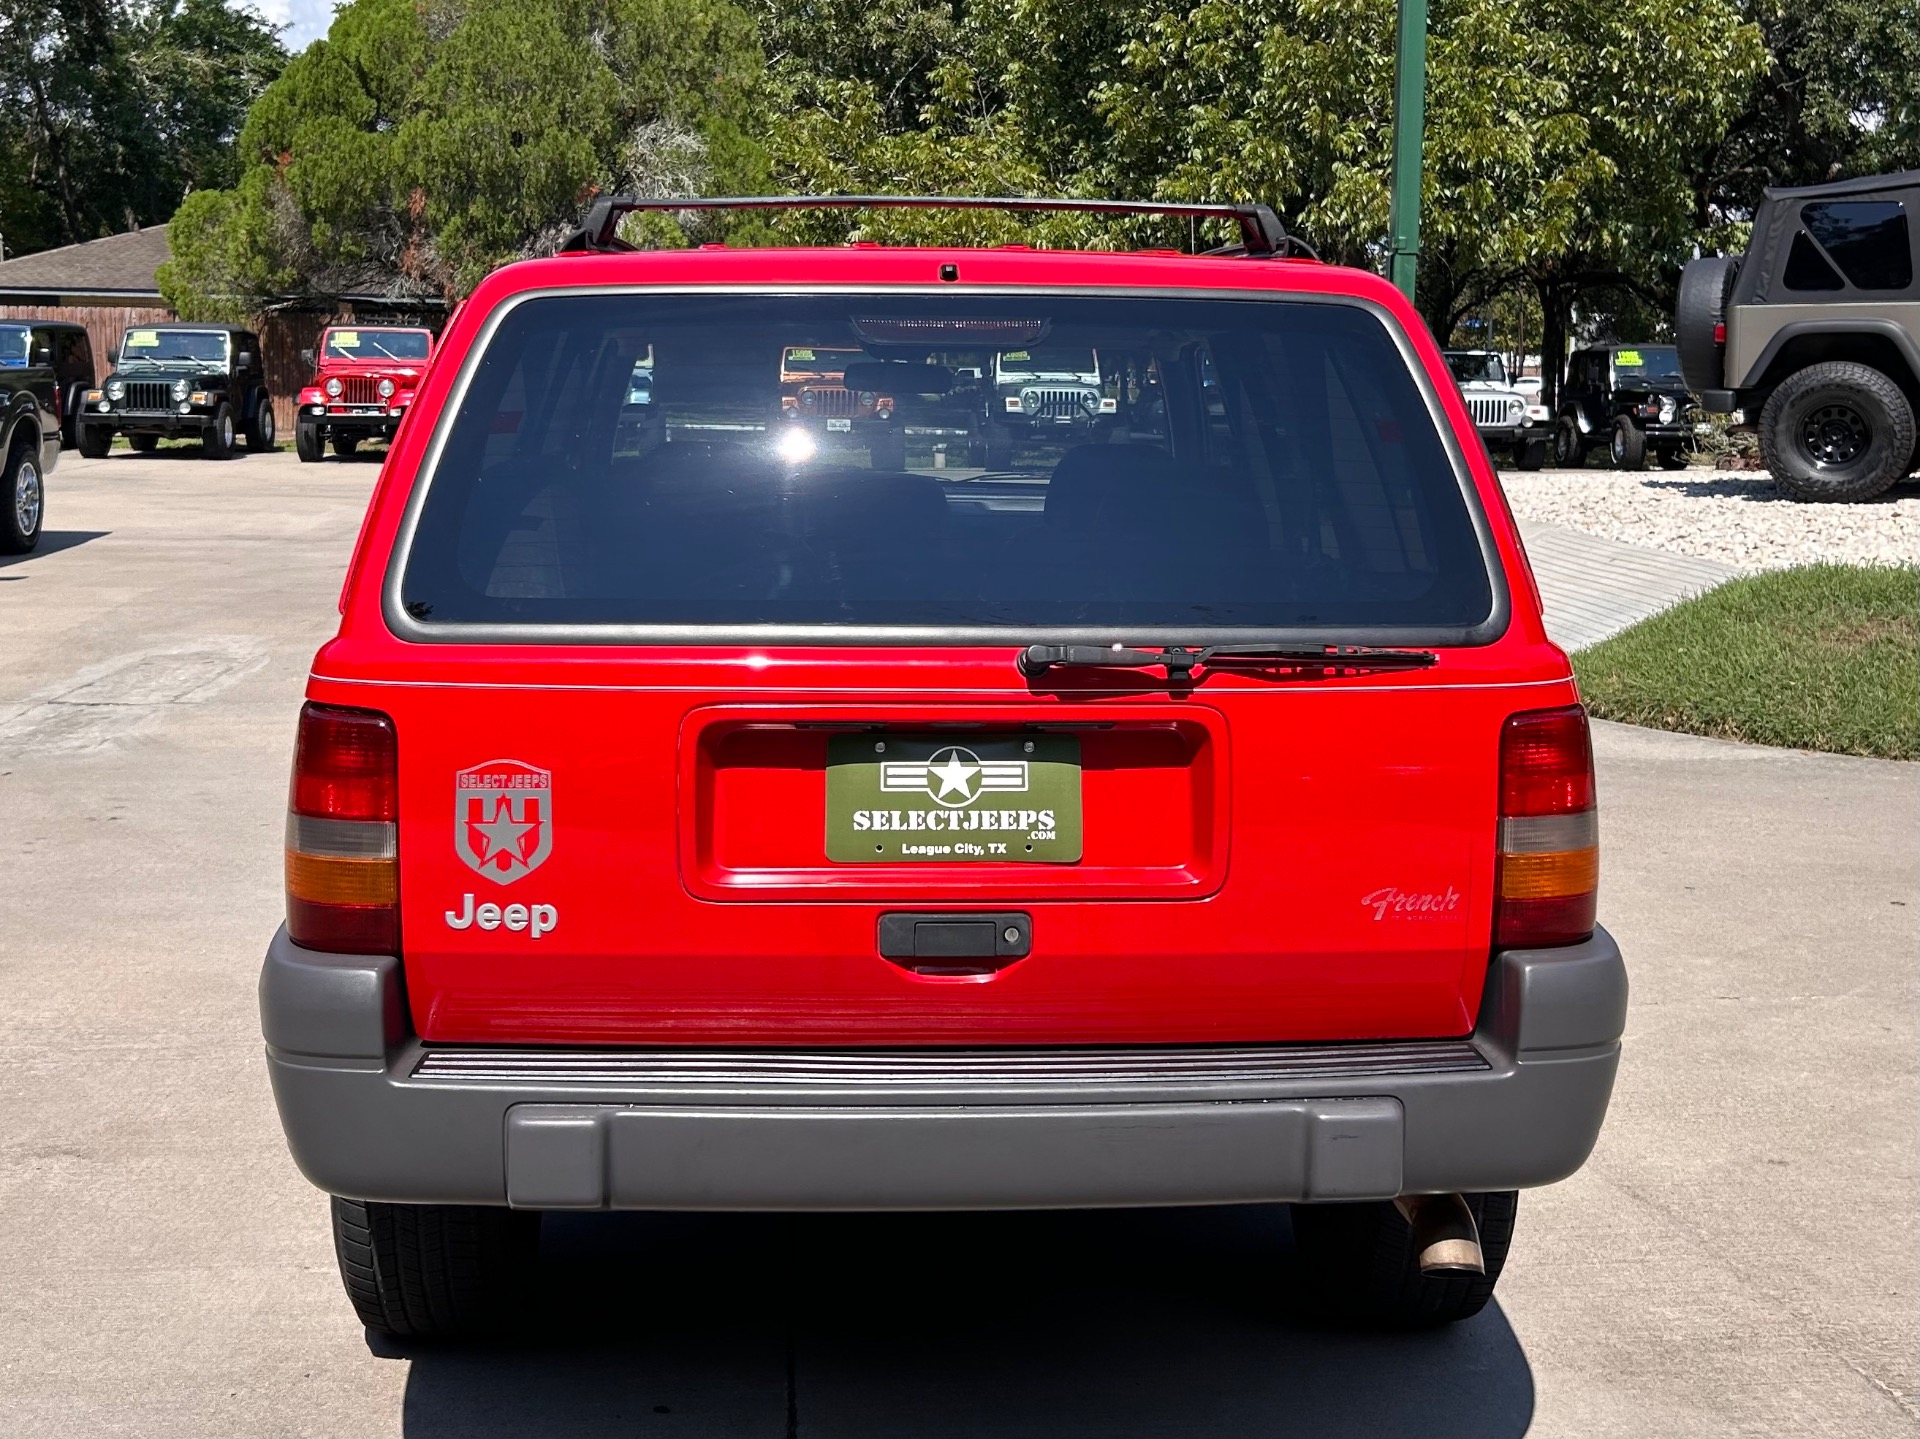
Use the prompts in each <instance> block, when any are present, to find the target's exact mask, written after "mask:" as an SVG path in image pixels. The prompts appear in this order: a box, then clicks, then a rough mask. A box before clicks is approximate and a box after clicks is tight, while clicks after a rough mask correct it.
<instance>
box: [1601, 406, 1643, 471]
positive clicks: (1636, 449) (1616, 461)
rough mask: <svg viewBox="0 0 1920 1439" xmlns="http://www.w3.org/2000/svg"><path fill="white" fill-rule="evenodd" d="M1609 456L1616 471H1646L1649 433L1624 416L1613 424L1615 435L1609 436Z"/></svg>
mask: <svg viewBox="0 0 1920 1439" xmlns="http://www.w3.org/2000/svg"><path fill="white" fill-rule="evenodd" d="M1607 455H1608V457H1609V458H1611V459H1612V461H1613V467H1614V468H1615V469H1616V470H1644V469H1645V468H1646V467H1647V432H1646V431H1645V430H1643V429H1641V428H1640V427H1639V426H1638V425H1636V424H1634V422H1633V421H1632V420H1630V419H1628V418H1627V417H1626V416H1625V415H1622V416H1621V417H1620V418H1619V419H1617V420H1615V421H1614V422H1613V433H1612V434H1610V435H1608V436H1607Z"/></svg>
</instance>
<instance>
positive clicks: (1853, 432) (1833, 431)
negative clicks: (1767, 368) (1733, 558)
mask: <svg viewBox="0 0 1920 1439" xmlns="http://www.w3.org/2000/svg"><path fill="white" fill-rule="evenodd" d="M1914 444H1915V439H1914V421H1913V406H1911V405H1910V404H1908V403H1907V397H1906V396H1905V395H1904V394H1902V393H1901V392H1900V387H1899V386H1898V385H1896V384H1894V383H1893V381H1892V380H1889V379H1888V378H1887V377H1886V376H1885V375H1883V374H1881V373H1880V372H1879V371H1878V370H1876V369H1874V368H1873V367H1872V366H1870V365H1859V364H1855V363H1853V362H1852V361H1850V360H1830V361H1828V362H1827V363H1825V364H1821V365H1809V366H1807V368H1806V369H1804V370H1802V371H1800V372H1799V373H1798V374H1796V375H1792V376H1790V377H1789V378H1788V379H1787V382H1786V383H1785V384H1783V385H1782V386H1780V388H1779V389H1777V390H1775V391H1774V392H1773V394H1772V396H1771V397H1770V398H1769V399H1768V400H1767V403H1766V406H1765V407H1764V408H1763V409H1762V410H1761V411H1760V461H1761V463H1762V464H1764V465H1765V466H1766V467H1767V469H1768V470H1769V471H1770V472H1771V473H1772V475H1773V482H1774V483H1775V484H1776V485H1778V486H1779V487H1780V488H1781V489H1782V490H1783V491H1785V492H1786V493H1787V494H1788V495H1790V496H1792V497H1793V498H1794V499H1796V500H1867V499H1872V498H1873V497H1874V496H1875V495H1877V494H1879V493H1880V492H1881V491H1882V490H1885V489H1887V488H1888V487H1889V486H1891V485H1893V484H1894V483H1895V482H1897V481H1898V480H1900V479H1901V478H1902V477H1903V476H1904V475H1905V474H1906V470H1907V460H1908V457H1909V456H1911V455H1912V454H1913V453H1914Z"/></svg>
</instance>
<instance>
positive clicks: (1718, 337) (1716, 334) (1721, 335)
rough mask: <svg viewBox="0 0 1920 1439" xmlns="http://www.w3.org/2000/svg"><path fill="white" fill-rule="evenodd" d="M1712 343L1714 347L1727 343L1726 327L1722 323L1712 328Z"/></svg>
mask: <svg viewBox="0 0 1920 1439" xmlns="http://www.w3.org/2000/svg"><path fill="white" fill-rule="evenodd" d="M1713 343H1714V344H1716V345H1724V344H1726V343H1727V327H1726V324H1725V323H1724V322H1722V323H1721V324H1718V325H1715V326H1714V327H1713Z"/></svg>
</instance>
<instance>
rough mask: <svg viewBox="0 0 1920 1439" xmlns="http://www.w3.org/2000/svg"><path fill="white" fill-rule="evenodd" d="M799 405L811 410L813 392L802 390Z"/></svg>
mask: <svg viewBox="0 0 1920 1439" xmlns="http://www.w3.org/2000/svg"><path fill="white" fill-rule="evenodd" d="M800 403H801V404H803V405H805V406H806V407H807V408H808V409H809V410H811V409H812V408H813V391H812V390H802V391H801V392H800Z"/></svg>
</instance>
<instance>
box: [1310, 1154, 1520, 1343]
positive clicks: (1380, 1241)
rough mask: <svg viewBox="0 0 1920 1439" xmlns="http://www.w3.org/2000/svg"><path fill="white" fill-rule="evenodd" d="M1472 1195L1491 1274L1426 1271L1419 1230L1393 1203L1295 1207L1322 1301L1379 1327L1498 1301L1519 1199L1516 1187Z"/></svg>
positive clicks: (1437, 1319)
mask: <svg viewBox="0 0 1920 1439" xmlns="http://www.w3.org/2000/svg"><path fill="white" fill-rule="evenodd" d="M1466 1198H1467V1207H1468V1208H1469V1209H1471V1210H1472V1211H1473V1219H1474V1223H1475V1224H1476V1225H1477V1226H1478V1227H1479V1230H1480V1253H1481V1256H1482V1257H1483V1258H1484V1260H1485V1261H1486V1266H1487V1272H1486V1273H1485V1274H1447V1275H1428V1274H1422V1273H1421V1272H1420V1262H1419V1259H1418V1257H1417V1256H1416V1255H1415V1254H1414V1252H1413V1231H1412V1230H1411V1229H1410V1228H1409V1227H1408V1225H1407V1221H1406V1220H1405V1219H1403V1218H1402V1217H1401V1215H1400V1211H1399V1210H1398V1209H1396V1208H1395V1207H1394V1206H1393V1205H1392V1204H1391V1203H1373V1204H1296V1205H1294V1206H1293V1237H1294V1247H1295V1250H1296V1252H1297V1253H1298V1254H1299V1257H1300V1270H1301V1274H1302V1277H1303V1278H1304V1279H1305V1280H1306V1284H1307V1289H1308V1292H1309V1293H1310V1294H1311V1295H1312V1297H1313V1299H1314V1301H1315V1303H1316V1305H1317V1306H1318V1307H1319V1309H1320V1310H1321V1311H1322V1312H1323V1313H1325V1314H1326V1315H1327V1316H1328V1317H1330V1318H1333V1319H1336V1320H1338V1321H1340V1322H1342V1323H1347V1324H1358V1325H1364V1326H1366V1327H1369V1328H1378V1329H1427V1328H1432V1327H1434V1326H1437V1325H1441V1324H1452V1323H1454V1322H1455V1321H1457V1320H1461V1319H1471V1318H1472V1317H1473V1316H1474V1315H1476V1314H1478V1313H1479V1312H1480V1311H1481V1310H1482V1309H1484V1308H1486V1306H1487V1301H1488V1300H1489V1299H1491V1298H1493V1287H1494V1285H1495V1284H1497V1283H1498V1282H1499V1280H1500V1271H1501V1270H1502V1269H1503V1268H1504V1267H1505V1266H1506V1262H1507V1250H1508V1248H1509V1247H1511V1245H1512V1243H1513V1216H1514V1211H1515V1209H1516V1208H1517V1207H1518V1206H1519V1202H1520V1196H1519V1195H1518V1194H1517V1193H1515V1192H1514V1191H1513V1190H1511V1189H1509V1190H1505V1191H1503V1192H1500V1193H1497V1194H1469V1195H1468V1196H1467V1197H1466Z"/></svg>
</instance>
